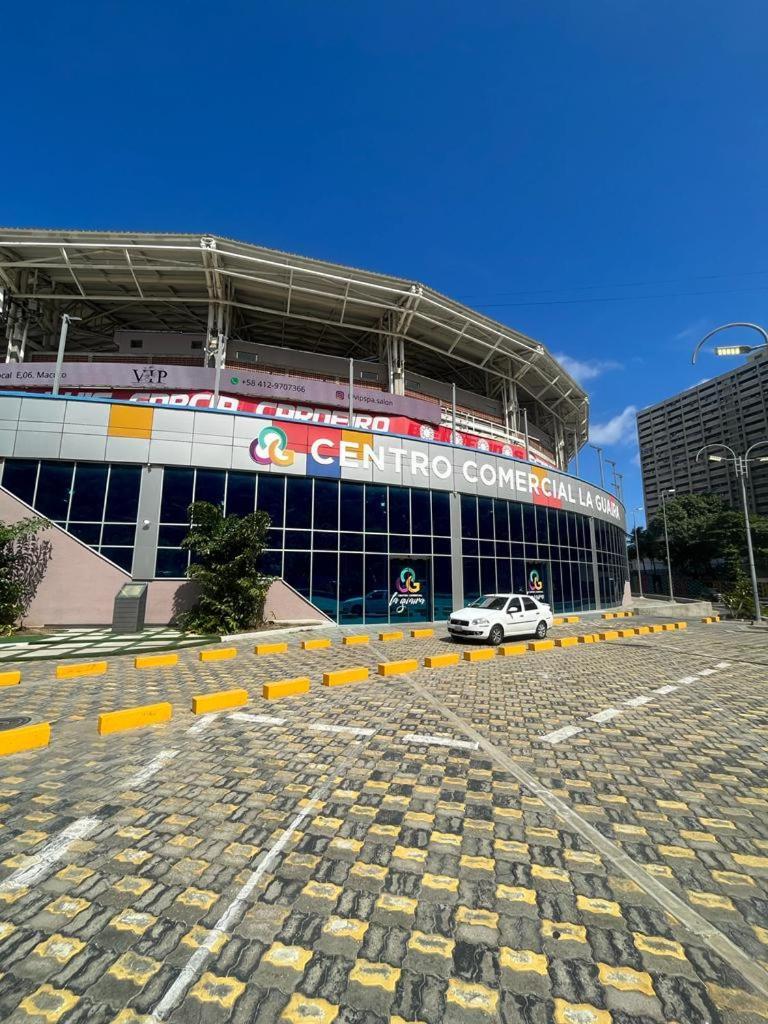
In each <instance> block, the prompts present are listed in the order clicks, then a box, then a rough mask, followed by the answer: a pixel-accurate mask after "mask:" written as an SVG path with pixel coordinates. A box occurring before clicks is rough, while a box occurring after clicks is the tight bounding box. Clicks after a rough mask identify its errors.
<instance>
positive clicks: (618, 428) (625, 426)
mask: <svg viewBox="0 0 768 1024" xmlns="http://www.w3.org/2000/svg"><path fill="white" fill-rule="evenodd" d="M636 412H637V409H636V407H635V406H634V405H628V406H627V407H626V408H625V409H622V411H621V412H620V413H617V414H616V415H615V416H614V417H612V419H610V420H607V421H606V422H605V423H593V424H592V426H591V427H590V428H589V440H590V441H591V442H592V443H593V444H600V445H609V444H634V442H635V435H636V431H635V413H636Z"/></svg>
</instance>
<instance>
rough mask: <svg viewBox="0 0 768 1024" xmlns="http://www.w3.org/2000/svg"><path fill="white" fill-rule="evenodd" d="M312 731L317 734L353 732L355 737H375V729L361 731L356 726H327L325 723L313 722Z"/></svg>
mask: <svg viewBox="0 0 768 1024" xmlns="http://www.w3.org/2000/svg"><path fill="white" fill-rule="evenodd" d="M308 728H310V729H314V730H315V731H316V732H351V733H353V734H354V735H355V736H373V734H374V733H375V732H376V730H375V729H359V728H357V726H354V725H326V724H325V723H324V722H313V723H312V724H311V725H310V726H308Z"/></svg>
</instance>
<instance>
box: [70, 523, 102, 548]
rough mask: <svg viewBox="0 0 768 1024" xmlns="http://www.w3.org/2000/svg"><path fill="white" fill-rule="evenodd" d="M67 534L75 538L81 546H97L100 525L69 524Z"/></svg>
mask: <svg viewBox="0 0 768 1024" xmlns="http://www.w3.org/2000/svg"><path fill="white" fill-rule="evenodd" d="M67 532H68V533H71V534H72V536H73V537H77V539H78V540H81V541H82V542H83V544H90V545H94V544H98V543H99V534H100V533H101V523H70V524H69V527H68V529H67Z"/></svg>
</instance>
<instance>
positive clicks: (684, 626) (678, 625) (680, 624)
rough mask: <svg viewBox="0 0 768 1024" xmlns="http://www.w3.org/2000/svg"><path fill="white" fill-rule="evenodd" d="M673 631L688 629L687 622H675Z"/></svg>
mask: <svg viewBox="0 0 768 1024" xmlns="http://www.w3.org/2000/svg"><path fill="white" fill-rule="evenodd" d="M675 629H688V623H687V622H676V623H675Z"/></svg>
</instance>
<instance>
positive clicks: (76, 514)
mask: <svg viewBox="0 0 768 1024" xmlns="http://www.w3.org/2000/svg"><path fill="white" fill-rule="evenodd" d="M107 472H108V467H107V466H104V465H97V464H96V463H87V462H80V463H78V464H77V466H76V467H75V482H74V487H73V490H72V501H71V503H70V506H69V518H70V521H72V520H74V521H76V522H79V521H82V520H92V521H93V520H97V521H98V522H101V520H102V519H103V517H104V496H105V495H106V492H107Z"/></svg>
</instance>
